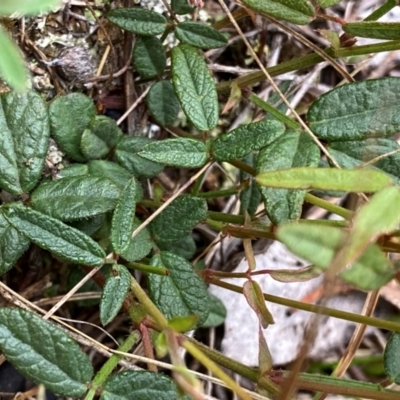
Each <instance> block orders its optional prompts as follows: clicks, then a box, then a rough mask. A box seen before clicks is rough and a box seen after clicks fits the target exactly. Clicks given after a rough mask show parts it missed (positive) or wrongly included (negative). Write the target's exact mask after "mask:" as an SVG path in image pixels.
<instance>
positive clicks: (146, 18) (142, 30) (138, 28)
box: [107, 7, 167, 36]
mask: <svg viewBox="0 0 400 400" xmlns="http://www.w3.org/2000/svg"><path fill="white" fill-rule="evenodd" d="M107 18H108V19H109V20H110V21H111V22H112V23H113V24H115V25H117V26H119V27H120V28H122V29H125V30H126V31H129V32H133V33H136V34H137V35H142V36H152V35H161V34H162V33H163V32H164V30H165V28H166V26H167V20H166V19H165V18H164V17H163V16H162V15H161V14H159V13H157V12H155V11H150V10H146V9H144V8H136V7H135V8H117V9H116V10H112V11H110V12H109V13H108V14H107Z"/></svg>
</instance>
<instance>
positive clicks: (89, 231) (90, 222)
mask: <svg viewBox="0 0 400 400" xmlns="http://www.w3.org/2000/svg"><path fill="white" fill-rule="evenodd" d="M106 218H107V216H106V214H99V215H95V216H94V217H90V218H85V219H81V220H79V221H74V222H72V223H70V224H69V225H70V226H72V227H73V228H75V229H78V230H79V231H81V232H83V233H84V234H86V235H88V236H92V235H94V234H95V233H96V232H97V231H98V230H99V229H100V228H101V227H102V226H103V225H104V224H105V222H106Z"/></svg>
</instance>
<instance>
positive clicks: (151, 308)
mask: <svg viewBox="0 0 400 400" xmlns="http://www.w3.org/2000/svg"><path fill="white" fill-rule="evenodd" d="M131 290H132V293H133V294H134V295H135V296H136V298H137V299H138V300H139V302H140V303H141V304H142V306H143V307H144V308H145V309H146V311H147V312H148V313H149V315H150V316H151V317H152V318H153V319H154V320H155V321H156V322H157V324H158V325H159V326H160V329H164V328H166V327H167V326H168V321H167V319H166V318H165V317H164V315H163V314H162V312H161V311H160V310H159V309H158V308H157V307H156V305H155V304H154V303H153V302H152V301H151V300H150V298H149V296H147V294H146V292H145V291H144V290H143V289H142V287H141V286H140V285H139V283H138V281H137V280H136V279H135V278H134V277H133V276H132V277H131Z"/></svg>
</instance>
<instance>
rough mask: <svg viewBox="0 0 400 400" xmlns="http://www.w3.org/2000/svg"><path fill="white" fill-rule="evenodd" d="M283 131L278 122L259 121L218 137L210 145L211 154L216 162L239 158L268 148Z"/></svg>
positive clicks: (281, 125) (283, 128)
mask: <svg viewBox="0 0 400 400" xmlns="http://www.w3.org/2000/svg"><path fill="white" fill-rule="evenodd" d="M284 131H285V127H284V125H283V124H282V123H281V122H279V121H268V120H261V121H258V122H253V123H251V124H248V125H243V126H240V127H239V128H236V129H234V130H233V131H231V132H228V133H225V134H223V135H220V136H218V138H217V139H215V140H214V142H213V143H212V145H211V153H212V155H213V156H214V158H215V159H216V160H218V161H229V160H234V159H235V158H241V157H244V156H245V155H247V154H249V153H251V152H252V151H253V150H260V149H262V148H263V147H265V146H268V145H269V144H271V143H272V142H273V141H274V140H275V139H277V138H278V137H279V136H281V135H282V134H283V132H284Z"/></svg>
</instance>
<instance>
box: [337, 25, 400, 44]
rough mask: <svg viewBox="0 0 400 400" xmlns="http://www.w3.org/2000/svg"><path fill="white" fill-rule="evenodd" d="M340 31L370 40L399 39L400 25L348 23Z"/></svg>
mask: <svg viewBox="0 0 400 400" xmlns="http://www.w3.org/2000/svg"><path fill="white" fill-rule="evenodd" d="M342 29H343V30H344V31H345V32H346V33H348V34H350V35H353V36H359V37H366V38H371V39H387V40H398V39H400V24H399V23H398V22H377V21H360V22H348V23H346V24H344V25H342Z"/></svg>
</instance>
